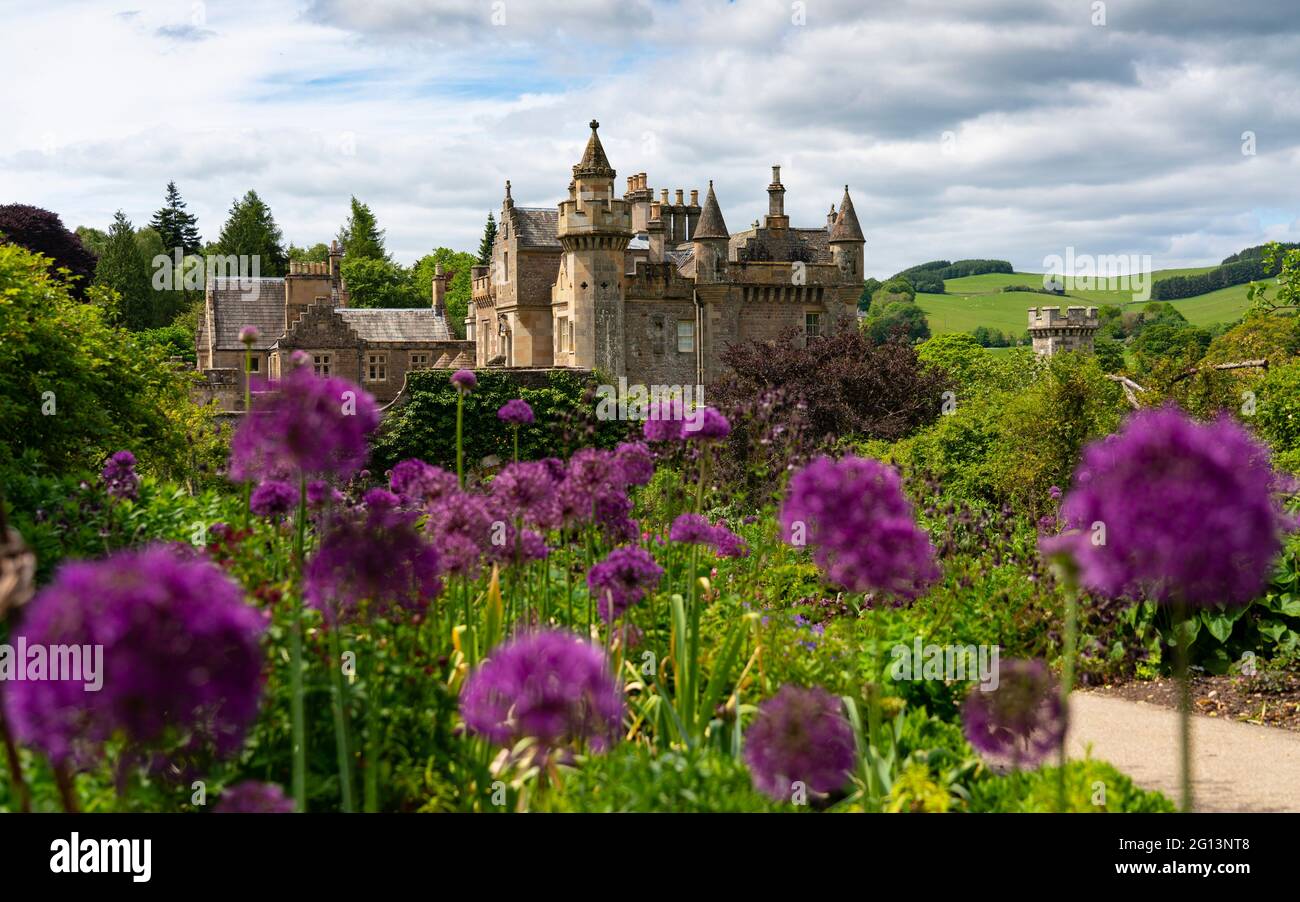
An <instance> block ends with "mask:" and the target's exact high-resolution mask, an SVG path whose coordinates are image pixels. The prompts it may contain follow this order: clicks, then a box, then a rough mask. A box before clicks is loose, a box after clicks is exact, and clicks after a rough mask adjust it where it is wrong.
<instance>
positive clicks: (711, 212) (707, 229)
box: [691, 179, 731, 238]
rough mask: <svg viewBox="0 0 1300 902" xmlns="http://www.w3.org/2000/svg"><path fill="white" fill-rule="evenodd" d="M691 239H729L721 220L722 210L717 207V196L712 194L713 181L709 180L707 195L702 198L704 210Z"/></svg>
mask: <svg viewBox="0 0 1300 902" xmlns="http://www.w3.org/2000/svg"><path fill="white" fill-rule="evenodd" d="M691 237H692V238H729V237H731V236H730V235H728V234H727V224H726V222H724V221H723V219H722V208H721V207H719V206H718V196H717V195H716V194H714V193H713V179H709V193H708V194H707V195H706V196H705V198H704V210H703V211H702V212H701V213H700V219H699V222H698V223H696V225H695V234H694V235H692V236H691Z"/></svg>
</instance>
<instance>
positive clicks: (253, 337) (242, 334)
mask: <svg viewBox="0 0 1300 902" xmlns="http://www.w3.org/2000/svg"><path fill="white" fill-rule="evenodd" d="M261 337H262V332H261V330H259V329H258V328H257V326H244V328H242V329H240V330H239V340H240V342H242V343H243V344H246V345H251V344H254V343H255V342H256V341H257V340H258V339H259V338H261Z"/></svg>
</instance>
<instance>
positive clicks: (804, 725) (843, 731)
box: [745, 684, 857, 801]
mask: <svg viewBox="0 0 1300 902" xmlns="http://www.w3.org/2000/svg"><path fill="white" fill-rule="evenodd" d="M856 761H857V757H856V752H855V750H854V741H853V727H852V726H851V725H850V724H849V722H848V719H847V718H845V717H844V714H843V711H842V703H841V702H840V700H839V699H838V698H836V697H835V696H833V695H831V694H830V693H829V692H827V691H826V690H825V689H822V688H821V687H819V686H814V687H813V688H811V689H804V688H801V687H799V686H793V685H789V684H787V685H785V686H782V687H781V691H780V692H778V693H777V694H776V695H774V696H772V697H771V698H769V699H768V700H767V701H765V702H763V703H762V704H761V705H759V706H758V714H757V715H756V716H755V717H754V722H753V723H752V724H750V726H749V729H748V730H746V731H745V763H746V764H748V765H749V773H750V777H751V778H752V779H753V781H754V786H755V788H756V789H758V790H759V791H760V792H762V793H764V794H765V795H767V796H769V797H771V798H773V799H776V800H777V801H783V800H789V799H790V798H791V797H792V794H793V784H794V783H796V782H799V783H803V784H804V786H806V787H807V788H808V789H810V790H811V791H813V792H817V793H829V792H834V791H836V790H837V789H840V788H841V787H843V786H844V784H845V783H847V782H848V780H849V775H850V774H851V773H852V771H853V767H854V764H855V763H856Z"/></svg>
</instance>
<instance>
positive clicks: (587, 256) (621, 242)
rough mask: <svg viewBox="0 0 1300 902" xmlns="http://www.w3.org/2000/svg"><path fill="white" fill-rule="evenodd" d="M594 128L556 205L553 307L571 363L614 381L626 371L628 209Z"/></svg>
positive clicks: (596, 127) (557, 326)
mask: <svg viewBox="0 0 1300 902" xmlns="http://www.w3.org/2000/svg"><path fill="white" fill-rule="evenodd" d="M598 128H600V123H599V122H597V121H596V120H594V119H593V120H592V121H591V137H590V138H589V139H588V140H587V149H586V152H585V153H584V154H583V155H582V160H581V161H580V162H579V163H578V164H577V165H576V166H574V167H573V181H572V182H570V183H569V197H568V199H567V200H564V201H561V202H560V205H559V206H560V210H559V221H558V223H557V226H556V237H557V238H558V239H559V241H560V245H561V247H562V248H563V249H564V252H563V257H562V259H561V261H560V273H559V276H558V278H557V279H556V283H555V290H554V297H553V299H552V304H553V308H554V312H555V318H556V331H557V332H560V333H561V342H562V347H564V348H565V350H568V351H569V354H570V357H569V363H570V365H571V366H576V367H582V368H591V369H596V370H599V371H601V372H602V373H605V374H607V375H609V376H611V377H613V378H617V377H619V376H624V375H626V373H627V368H626V360H625V357H624V340H623V328H624V296H623V271H624V252H625V251H626V250H627V246H628V243H629V242H630V241H631V239H632V204H631V203H629V202H628V201H627V200H625V199H623V198H622V197H618V196H616V195H615V194H614V168H613V167H612V166H610V164H609V158H608V157H606V156H605V148H604V147H602V146H601V143H600V135H599V134H598V133H597V129H598ZM563 332H567V333H568V334H567V335H564V334H563Z"/></svg>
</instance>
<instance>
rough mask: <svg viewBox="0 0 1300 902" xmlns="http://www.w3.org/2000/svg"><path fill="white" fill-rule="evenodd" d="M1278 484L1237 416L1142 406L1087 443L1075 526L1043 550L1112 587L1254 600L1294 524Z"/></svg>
mask: <svg viewBox="0 0 1300 902" xmlns="http://www.w3.org/2000/svg"><path fill="white" fill-rule="evenodd" d="M1272 489H1273V471H1272V469H1271V468H1270V466H1269V457H1268V451H1267V449H1265V447H1264V446H1263V445H1261V444H1260V443H1259V442H1257V441H1256V440H1255V439H1254V438H1252V437H1251V435H1250V433H1248V432H1247V431H1246V430H1245V429H1244V428H1242V427H1241V426H1239V425H1238V424H1237V423H1236V422H1235V421H1234V420H1232V419H1231V418H1229V417H1227V416H1223V417H1220V418H1219V419H1217V420H1215V421H1214V422H1211V423H1197V422H1196V421H1194V420H1192V419H1191V418H1189V417H1188V416H1186V415H1185V414H1184V413H1182V412H1181V411H1180V410H1178V409H1177V408H1176V407H1173V406H1169V407H1164V408H1160V409H1148V410H1143V411H1139V412H1137V413H1135V414H1133V415H1132V416H1130V417H1129V419H1128V421H1127V422H1126V423H1125V424H1124V426H1123V428H1122V429H1121V430H1120V431H1119V432H1117V433H1115V434H1113V435H1111V436H1108V437H1107V438H1105V439H1103V440H1101V441H1099V442H1095V443H1093V444H1092V445H1089V446H1088V447H1087V448H1085V449H1084V452H1083V456H1082V459H1081V460H1080V462H1079V467H1078V469H1077V470H1076V471H1075V475H1074V488H1073V489H1071V491H1070V493H1069V494H1068V495H1067V496H1066V498H1065V501H1064V502H1063V503H1062V505H1061V520H1062V521H1063V522H1064V523H1065V525H1066V526H1067V528H1069V529H1070V530H1071V531H1069V532H1067V533H1065V534H1063V535H1060V536H1057V537H1054V538H1048V539H1043V540H1042V541H1041V542H1040V546H1041V548H1042V550H1043V552H1044V553H1046V554H1049V555H1050V554H1066V555H1069V556H1070V557H1071V558H1072V559H1073V561H1074V563H1075V564H1076V565H1077V567H1078V571H1079V580H1080V582H1081V583H1082V584H1083V585H1084V586H1087V587H1088V588H1090V589H1093V590H1095V591H1097V592H1099V593H1101V594H1104V595H1109V596H1112V597H1118V596H1124V595H1137V594H1141V595H1144V596H1146V597H1148V598H1152V599H1154V600H1157V601H1162V602H1168V601H1174V600H1176V599H1181V600H1182V601H1184V602H1185V603H1187V604H1189V605H1212V604H1217V603H1225V604H1238V605H1239V604H1246V603H1247V602H1249V601H1250V600H1251V599H1252V598H1255V597H1256V596H1257V595H1259V593H1260V592H1261V591H1262V590H1263V589H1264V586H1265V584H1266V582H1267V580H1268V578H1269V575H1270V571H1271V569H1272V564H1273V561H1274V560H1275V559H1276V558H1277V555H1278V552H1279V551H1280V550H1281V547H1282V534H1283V532H1284V531H1287V530H1289V529H1292V528H1294V525H1295V524H1294V523H1293V522H1288V521H1287V520H1286V519H1285V518H1284V517H1283V515H1282V513H1281V511H1280V509H1279V507H1278V506H1277V504H1276V503H1275V501H1274V499H1273V496H1272ZM1098 524H1100V526H1098ZM1099 537H1100V541H1099Z"/></svg>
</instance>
